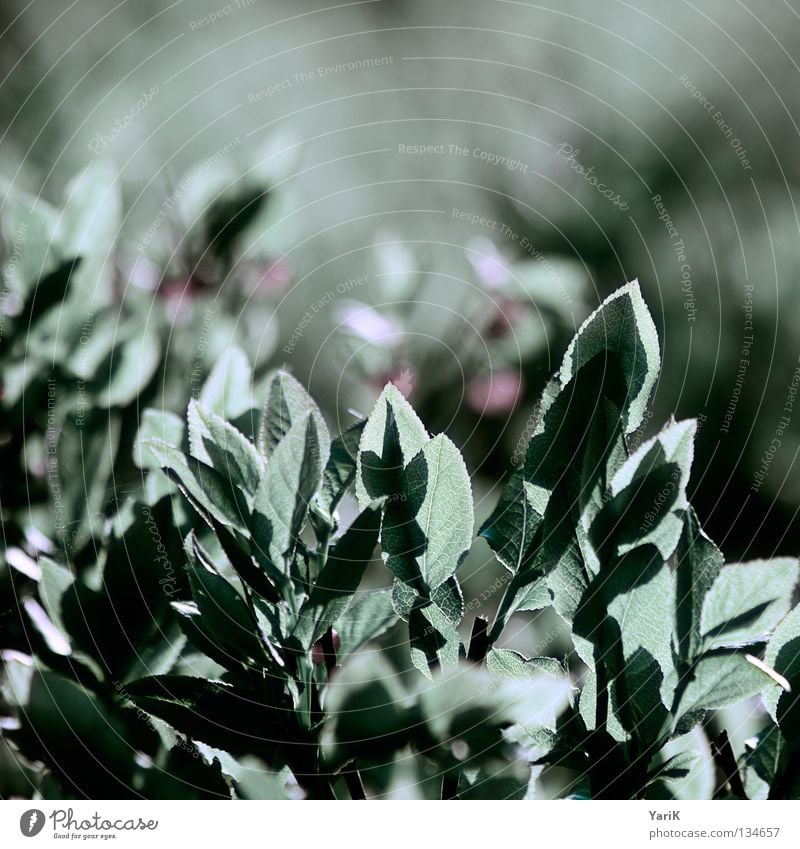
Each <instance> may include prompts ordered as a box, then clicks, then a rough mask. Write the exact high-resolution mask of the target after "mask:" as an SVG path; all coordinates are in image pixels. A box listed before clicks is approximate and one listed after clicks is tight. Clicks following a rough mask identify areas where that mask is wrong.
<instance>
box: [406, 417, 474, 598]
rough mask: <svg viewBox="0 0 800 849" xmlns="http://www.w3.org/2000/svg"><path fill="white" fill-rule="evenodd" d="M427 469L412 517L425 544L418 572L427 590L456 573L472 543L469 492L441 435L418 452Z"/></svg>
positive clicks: (466, 479)
mask: <svg viewBox="0 0 800 849" xmlns="http://www.w3.org/2000/svg"><path fill="white" fill-rule="evenodd" d="M422 454H423V456H424V458H425V461H426V463H427V466H428V481H427V488H426V491H425V499H424V501H423V502H422V506H421V507H420V509H419V512H418V513H417V515H416V520H417V523H418V524H419V526H420V529H421V530H422V533H423V534H424V536H425V539H426V540H427V545H426V546H425V550H424V551H423V552H422V554H421V555H420V557H419V558H418V559H419V571H420V574H421V575H422V578H423V580H424V581H425V583H426V585H427V586H428V587H429V588H430V589H435V588H436V587H438V586H439V585H440V584H443V583H444V582H445V581H446V580H447V579H448V578H449V577H450V576H451V575H452V574H453V573H454V572H455V571H456V569H457V567H458V565H459V564H460V563H461V561H462V560H463V558H464V556H465V555H466V554H467V552H468V551H469V548H470V544H471V543H472V530H473V514H472V488H471V486H470V480H469V474H468V473H467V468H466V466H465V465H464V461H463V459H462V458H461V454H459V452H458V449H457V448H456V447H455V445H453V443H452V442H451V441H450V440H449V439H448V438H447V437H446V436H444V435H443V434H439V435H438V436H436V437H434V438H433V439H431V440H430V441H429V442H427V443H426V444H425V445H424V447H423V448H422Z"/></svg>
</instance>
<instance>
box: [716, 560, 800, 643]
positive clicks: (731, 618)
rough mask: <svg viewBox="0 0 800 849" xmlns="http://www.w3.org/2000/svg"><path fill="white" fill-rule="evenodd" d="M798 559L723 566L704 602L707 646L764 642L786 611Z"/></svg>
mask: <svg viewBox="0 0 800 849" xmlns="http://www.w3.org/2000/svg"><path fill="white" fill-rule="evenodd" d="M797 579H798V563H797V561H796V560H794V559H790V558H776V559H774V560H755V561H753V562H751V563H736V564H731V565H728V566H726V567H725V568H724V569H722V571H721V572H720V573H719V575H718V576H717V579H716V580H715V581H714V583H713V585H712V586H711V589H710V590H709V592H708V595H707V596H706V598H705V602H704V604H703V612H702V617H701V630H702V634H703V640H704V646H705V648H706V649H709V648H719V647H722V646H744V645H748V644H751V643H758V642H766V640H767V639H768V637H769V636H770V634H771V633H772V631H773V630H774V629H775V627H776V626H777V625H778V623H779V622H780V621H781V619H783V617H784V616H785V615H786V614H787V613H788V612H789V606H790V604H791V600H792V593H793V590H794V588H795V585H796V584H797Z"/></svg>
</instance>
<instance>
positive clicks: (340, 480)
mask: <svg viewBox="0 0 800 849" xmlns="http://www.w3.org/2000/svg"><path fill="white" fill-rule="evenodd" d="M365 425H366V421H362V422H356V424H354V425H352V426H351V427H349V428H347V430H345V431H343V432H342V433H341V434H340V435H339V436H337V437H336V439H334V440H333V441H332V442H331V454H330V457H329V458H328V462H327V464H326V465H325V471H324V472H323V475H322V491H321V492H320V495H319V499H320V505H321V506H322V508H323V509H324V510H325V511H326V512H327V513H328V514H329V515H331V516H332V515H333V511H334V510H335V509H336V507H337V505H338V504H339V501H340V500H341V498H342V496H343V495H344V494H345V492H347V490H348V489H349V488H350V487H351V486H352V485H353V482H354V481H355V479H356V465H357V462H358V446H359V443H360V442H361V434H362V433H363V431H364V427H365Z"/></svg>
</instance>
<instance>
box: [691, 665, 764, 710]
mask: <svg viewBox="0 0 800 849" xmlns="http://www.w3.org/2000/svg"><path fill="white" fill-rule="evenodd" d="M771 680H772V679H771V678H770V676H769V675H767V674H766V673H765V672H763V671H762V670H761V669H759V668H758V667H757V666H756V665H755V664H753V663H751V662H750V661H749V660H747V658H746V657H745V656H744V655H742V654H710V655H706V656H704V657H701V658H700V660H699V661H698V662H697V664H696V665H695V668H694V675H693V677H692V680H691V681H690V682H689V684H688V686H687V687H686V689H685V690H684V692H683V696H682V698H681V700H680V704H679V706H678V710H677V711H676V716H677V717H678V718H679V719H680V718H682V717H685V716H687V715H689V714H691V713H694V712H696V711H701V710H716V709H718V708H723V707H725V706H726V705H731V704H734V703H735V702H741V701H743V700H744V699H749V698H750V697H751V696H755V695H756V694H757V693H759V692H760V691H761V690H762V689H764V687H765V686H766V685H767V684H769V683H770V682H771Z"/></svg>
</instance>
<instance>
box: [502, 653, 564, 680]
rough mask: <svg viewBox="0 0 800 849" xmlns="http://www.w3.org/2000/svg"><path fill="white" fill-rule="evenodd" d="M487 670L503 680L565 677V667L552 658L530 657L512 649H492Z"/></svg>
mask: <svg viewBox="0 0 800 849" xmlns="http://www.w3.org/2000/svg"><path fill="white" fill-rule="evenodd" d="M486 668H487V669H488V670H489V671H490V672H491V673H493V674H495V675H499V676H500V677H503V678H516V679H518V680H525V679H526V678H534V677H536V676H537V675H549V676H550V677H553V678H563V677H564V676H565V674H566V673H565V671H564V667H563V666H562V665H561V664H560V663H559V662H558V661H557V660H556V659H555V658H552V657H530V658H526V657H525V656H524V655H522V654H520V653H519V652H517V651H512V650H511V649H492V650H491V651H490V652H489V654H487V655H486Z"/></svg>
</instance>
